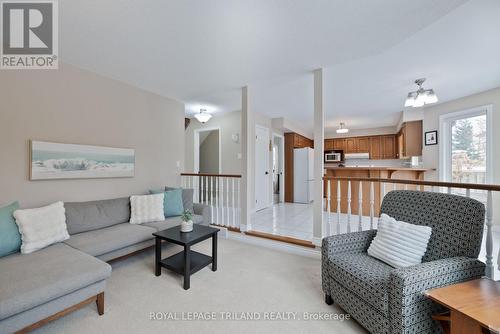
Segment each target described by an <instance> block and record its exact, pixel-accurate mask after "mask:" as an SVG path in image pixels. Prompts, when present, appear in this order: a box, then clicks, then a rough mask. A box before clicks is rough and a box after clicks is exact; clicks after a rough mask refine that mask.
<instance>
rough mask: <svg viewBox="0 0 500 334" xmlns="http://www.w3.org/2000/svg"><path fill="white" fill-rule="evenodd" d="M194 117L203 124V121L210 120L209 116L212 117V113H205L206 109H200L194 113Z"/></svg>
mask: <svg viewBox="0 0 500 334" xmlns="http://www.w3.org/2000/svg"><path fill="white" fill-rule="evenodd" d="M194 118H196V119H197V120H198V122H200V123H202V124H203V123H206V122H208V121H209V120H210V118H212V115H210V114H209V113H207V110H206V109H200V112H199V113H198V114H195V115H194Z"/></svg>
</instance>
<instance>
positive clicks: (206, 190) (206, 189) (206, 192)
mask: <svg viewBox="0 0 500 334" xmlns="http://www.w3.org/2000/svg"><path fill="white" fill-rule="evenodd" d="M203 178H204V179H205V180H204V183H205V189H204V190H205V204H208V177H207V176H205V177H203Z"/></svg>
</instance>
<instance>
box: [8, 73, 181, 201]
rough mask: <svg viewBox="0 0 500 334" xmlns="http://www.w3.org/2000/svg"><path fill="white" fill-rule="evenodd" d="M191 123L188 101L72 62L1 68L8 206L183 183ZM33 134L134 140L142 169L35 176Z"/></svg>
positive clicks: (118, 143)
mask: <svg viewBox="0 0 500 334" xmlns="http://www.w3.org/2000/svg"><path fill="white" fill-rule="evenodd" d="M183 131H184V105H183V104H182V103H180V102H178V101H175V100H172V99H168V98H165V97H162V96H159V95H156V94H152V93H149V92H146V91H143V90H140V89H138V88H135V87H132V86H130V85H127V84H124V83H121V82H119V81H116V80H112V79H109V78H106V77H103V76H100V75H97V74H95V73H92V72H89V71H84V70H81V69H79V68H77V67H74V66H72V65H68V64H65V63H60V68H59V69H58V70H47V71H45V70H44V71H42V70H22V71H21V70H19V71H17V70H10V71H1V73H0V156H1V158H0V159H1V163H0V189H1V191H0V206H2V205H3V204H6V203H9V202H12V201H15V200H18V201H19V202H20V204H21V206H23V207H33V206H39V205H45V204H48V203H51V202H54V201H57V200H62V201H86V200H97V199H105V198H113V197H119V196H130V195H131V194H143V193H145V192H147V190H148V189H151V188H157V187H160V186H162V185H166V184H171V185H177V184H179V182H180V175H179V173H180V172H181V168H182V162H183V160H184V143H183V141H182V139H180V138H183V137H182V136H183ZM30 139H35V140H44V141H53V142H60V143H72V144H88V145H97V146H99V145H101V146H110V147H125V148H134V149H135V154H136V166H135V177H133V178H114V179H81V180H48V181H30V180H29V178H28V171H29V155H28V143H29V140H30ZM177 162H179V164H180V167H179V168H178V167H177Z"/></svg>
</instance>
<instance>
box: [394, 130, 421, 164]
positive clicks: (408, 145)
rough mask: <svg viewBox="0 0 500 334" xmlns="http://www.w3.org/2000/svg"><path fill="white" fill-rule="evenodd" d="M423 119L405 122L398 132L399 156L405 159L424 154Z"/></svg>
mask: <svg viewBox="0 0 500 334" xmlns="http://www.w3.org/2000/svg"><path fill="white" fill-rule="evenodd" d="M422 142H423V138H422V121H412V122H405V123H403V125H402V126H401V130H399V132H398V134H397V156H398V158H399V159H405V158H409V157H413V156H420V155H422Z"/></svg>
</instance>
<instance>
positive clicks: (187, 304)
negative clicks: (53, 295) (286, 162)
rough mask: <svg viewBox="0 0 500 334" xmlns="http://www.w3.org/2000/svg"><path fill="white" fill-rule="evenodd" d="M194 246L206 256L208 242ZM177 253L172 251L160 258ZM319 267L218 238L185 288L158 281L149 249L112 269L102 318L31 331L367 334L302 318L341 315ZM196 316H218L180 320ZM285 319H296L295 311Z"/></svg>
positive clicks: (68, 319)
mask: <svg viewBox="0 0 500 334" xmlns="http://www.w3.org/2000/svg"><path fill="white" fill-rule="evenodd" d="M195 249H196V250H199V251H200V250H201V251H203V252H206V253H208V254H209V253H210V249H211V243H210V241H205V242H203V243H201V244H199V245H197V247H195ZM178 250H180V248H177V247H175V248H170V249H169V250H167V251H166V252H164V256H165V255H166V253H172V254H173V253H174V252H177V251H178ZM320 265H321V264H320V260H319V259H314V258H308V257H302V256H298V255H292V254H288V253H283V252H279V251H275V250H271V249H267V248H263V247H258V246H253V245H250V244H246V243H243V242H239V241H234V240H225V239H222V238H221V239H220V240H219V265H218V271H217V272H212V271H211V269H210V267H207V268H204V269H202V270H201V271H199V272H198V273H196V274H194V275H193V276H192V277H191V289H190V290H188V291H185V290H183V289H182V282H181V277H180V276H178V275H175V274H173V273H170V272H168V271H167V270H165V269H163V271H162V275H161V276H160V277H155V276H154V274H153V267H154V266H153V252H152V251H148V252H145V253H142V254H140V255H137V256H134V257H132V258H129V259H127V260H124V261H120V262H116V263H114V264H113V274H112V277H111V279H110V280H108V287H107V291H106V308H105V314H104V315H103V316H101V317H99V316H98V315H97V312H96V308H95V304H92V305H89V306H86V307H84V308H83V309H81V310H79V311H76V312H74V313H72V314H69V315H67V316H65V317H64V318H62V319H59V320H56V321H55V322H52V323H50V324H48V325H46V326H45V327H42V328H41V329H39V330H38V331H35V333H37V334H40V333H65V334H68V333H238V334H242V333H288V334H289V333H342V334H344V333H365V331H364V330H363V329H361V327H360V326H359V325H358V324H357V323H356V322H355V321H354V320H344V321H339V320H304V319H303V316H304V314H303V313H304V312H311V313H313V314H316V315H318V314H320V315H323V316H324V315H327V316H330V317H331V318H333V319H335V316H336V314H340V315H343V313H342V312H341V311H340V310H339V309H338V308H337V307H335V306H328V305H326V304H325V303H324V302H323V293H322V291H321V275H320ZM151 312H164V313H165V314H166V315H164V316H169V317H173V316H174V313H175V316H176V317H177V318H178V320H150V313H151ZM183 312H185V313H183ZM188 312H191V313H188ZM199 312H215V314H210V315H209V316H214V317H215V320H196V321H194V320H182V318H183V317H184V319H187V317H188V316H195V315H198V314H199ZM220 312H224V314H225V317H226V318H227V313H226V312H236V313H235V314H234V315H233V316H238V317H239V318H242V317H243V316H247V317H250V316H252V315H253V316H254V317H260V318H261V319H260V320H246V321H244V320H240V321H234V320H231V321H230V320H222V314H221V313H220ZM241 312H251V313H250V314H242V313H241ZM254 312H256V313H254ZM265 312H269V313H265ZM270 312H296V314H295V316H296V317H297V320H263V318H264V317H272V316H274V317H275V318H279V317H280V315H281V316H283V317H286V316H287V315H286V314H283V313H270ZM288 317H290V319H293V317H294V313H288Z"/></svg>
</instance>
